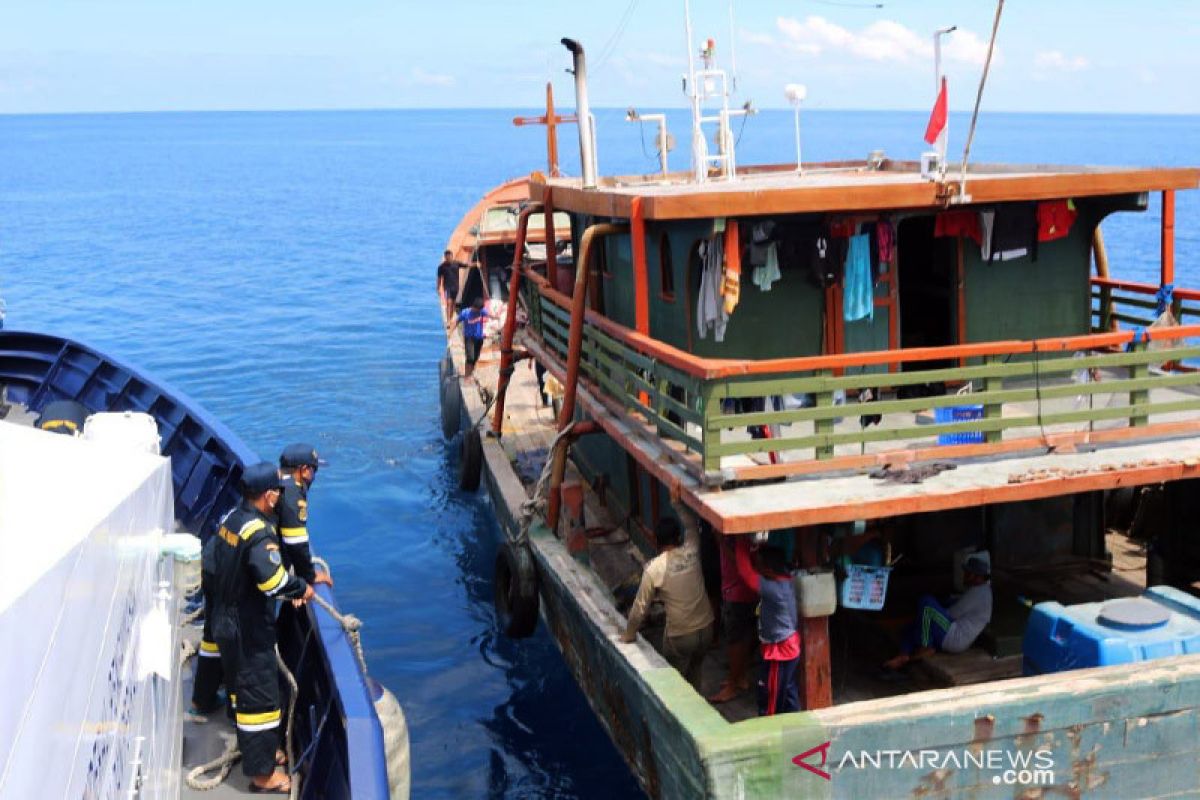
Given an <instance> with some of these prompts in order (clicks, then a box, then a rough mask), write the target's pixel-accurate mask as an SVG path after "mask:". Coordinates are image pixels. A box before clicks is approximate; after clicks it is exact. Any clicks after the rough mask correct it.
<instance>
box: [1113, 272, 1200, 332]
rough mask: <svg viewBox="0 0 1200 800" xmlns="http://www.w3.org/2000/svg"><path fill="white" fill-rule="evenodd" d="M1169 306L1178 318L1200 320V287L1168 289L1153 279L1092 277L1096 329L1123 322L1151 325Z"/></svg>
mask: <svg viewBox="0 0 1200 800" xmlns="http://www.w3.org/2000/svg"><path fill="white" fill-rule="evenodd" d="M1166 308H1169V309H1170V310H1171V312H1172V314H1173V315H1174V316H1175V319H1176V320H1177V321H1178V322H1181V323H1186V322H1187V321H1188V320H1189V319H1190V320H1193V321H1195V320H1200V291H1198V290H1196V289H1183V288H1177V289H1173V290H1172V291H1170V292H1164V291H1163V290H1162V289H1160V288H1159V287H1158V286H1156V285H1154V284H1151V283H1138V282H1136V281H1120V280H1114V279H1112V278H1098V277H1097V278H1092V330H1094V331H1097V332H1100V331H1111V330H1115V329H1116V328H1117V327H1118V326H1120V325H1125V326H1130V327H1134V328H1148V327H1149V326H1150V325H1151V324H1153V323H1154V321H1155V320H1156V319H1158V317H1159V315H1160V314H1161V313H1162V312H1161V310H1160V309H1166Z"/></svg>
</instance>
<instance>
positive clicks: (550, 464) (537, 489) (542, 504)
mask: <svg viewBox="0 0 1200 800" xmlns="http://www.w3.org/2000/svg"><path fill="white" fill-rule="evenodd" d="M574 428H575V423H574V422H572V423H571V424H569V425H567V427H565V428H563V429H562V430H561V431H559V432H558V435H557V436H555V437H554V441H553V442H551V443H550V450H549V451H548V452H547V453H546V463H545V464H543V465H542V473H541V475H539V476H538V479H537V483H535V484H534V485H533V494H531V495H530V496H529V498H528V499H526V500H525V501H523V502H522V503H521V518H520V521H519V525H518V527H517V538H516V543H517V544H518V545H523V544H525V543H526V542H528V541H529V527H530V526H531V525H532V524H533V518H534V516H535V515H538V514H544V513H545V510H546V495H547V494H548V490H549V488H550V474H551V473H552V472H553V471H554V453H555V451H556V450H558V448H559V445H560V444H561V443H562V441H563V439H565V438H566V437H568V436H569V435H570V434H571V431H572V430H574Z"/></svg>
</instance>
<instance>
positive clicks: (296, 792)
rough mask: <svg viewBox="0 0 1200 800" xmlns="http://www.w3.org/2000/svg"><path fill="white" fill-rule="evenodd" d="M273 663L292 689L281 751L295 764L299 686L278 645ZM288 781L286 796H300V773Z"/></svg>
mask: <svg viewBox="0 0 1200 800" xmlns="http://www.w3.org/2000/svg"><path fill="white" fill-rule="evenodd" d="M275 663H277V664H278V665H279V671H280V672H282V673H283V677H285V678H287V682H288V687H289V688H290V689H291V690H292V691H291V694H290V696H289V697H288V710H287V725H286V727H285V728H284V731H285V733H284V737H283V739H284V748H285V749H284V751H283V752H284V753H285V754H286V755H287V761H288V764H291V765H295V763H296V751H295V748H294V747H293V744H292V728H293V727H294V725H293V723H294V722H295V719H296V715H295V711H296V695H298V694H299V693H300V687H299V686H298V685H297V684H296V676H295V675H293V674H292V671H291V670H290V669H288V666H287V664H286V663H285V662H284V660H283V656H282V655H280V654H279V645H276V646H275ZM289 783H290V786H291V788H290V789H289V790H288V797H289V798H290V800H296V798H297V797H299V796H300V773H299V772H295V773H292V775H291V777H290V781H289Z"/></svg>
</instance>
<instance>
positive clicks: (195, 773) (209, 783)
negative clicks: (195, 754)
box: [184, 733, 242, 792]
mask: <svg viewBox="0 0 1200 800" xmlns="http://www.w3.org/2000/svg"><path fill="white" fill-rule="evenodd" d="M221 738H222V739H224V740H225V751H224V752H223V753H221V755H219V756H217V757H216V758H214V759H213V760H212V761H209V762H207V763H205V764H201V765H200V766H198V767H192V768H191V769H190V770H188V774H187V775H185V776H184V780H185V781H186V782H187V785H188V788H190V789H194V790H196V791H197V792H208V791H211V790H213V789H215V788H217V787H218V786H220V785H221V784H222V783H224V781H225V779H226V778H227V777H229V771H230V770H231V769H233V765H234V764H235V763H237V762H238V761H239V760H240V759H241V757H242V754H241V752H240V751H239V750H238V748H237V735H236V734H233V733H222V734H221ZM214 769H215V770H217V773H216V774H215V775H213V776H212V777H211V778H204V777H201V776H202V775H204V774H205V773H206V772H209V771H210V770H214Z"/></svg>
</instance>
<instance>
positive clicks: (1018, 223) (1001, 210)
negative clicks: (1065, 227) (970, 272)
mask: <svg viewBox="0 0 1200 800" xmlns="http://www.w3.org/2000/svg"><path fill="white" fill-rule="evenodd" d="M1037 230H1038V222H1037V203H1005V204H1004V205H1000V206H996V221H995V222H994V223H993V224H992V238H991V251H990V254H989V257H988V260H990V261H1011V260H1012V259H1014V258H1022V257H1024V256H1026V255H1029V256H1031V257H1032V259H1033V260H1034V261H1037ZM1022 251H1023V252H1022Z"/></svg>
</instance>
